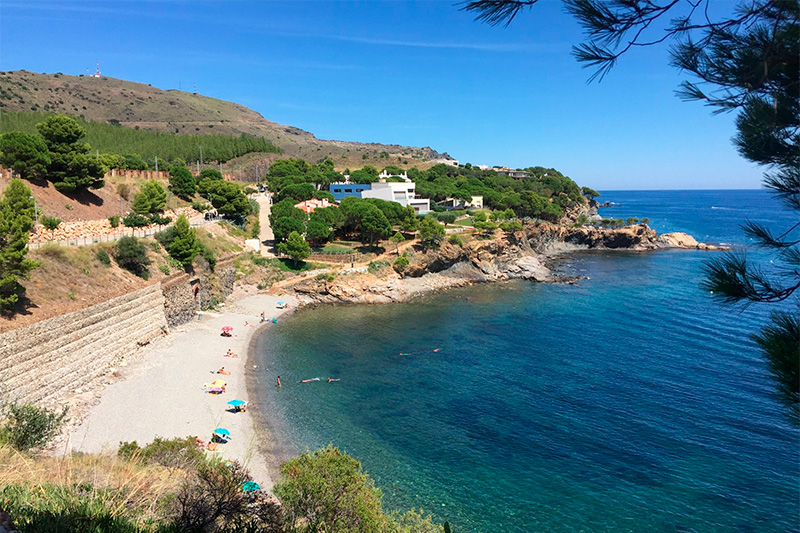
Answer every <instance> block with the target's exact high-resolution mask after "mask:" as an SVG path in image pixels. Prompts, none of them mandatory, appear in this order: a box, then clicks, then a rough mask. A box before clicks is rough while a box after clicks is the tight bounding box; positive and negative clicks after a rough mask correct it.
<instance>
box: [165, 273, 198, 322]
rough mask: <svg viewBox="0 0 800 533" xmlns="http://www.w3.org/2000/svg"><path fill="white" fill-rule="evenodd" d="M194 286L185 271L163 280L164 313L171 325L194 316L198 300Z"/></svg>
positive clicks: (186, 320)
mask: <svg viewBox="0 0 800 533" xmlns="http://www.w3.org/2000/svg"><path fill="white" fill-rule="evenodd" d="M192 288H193V287H192V285H191V283H190V278H189V275H188V274H186V273H185V272H181V273H180V274H176V275H173V276H170V277H169V278H166V279H164V280H162V281H161V292H162V293H163V294H164V315H165V317H166V319H167V324H169V327H171V328H174V327H175V326H179V325H181V324H185V323H187V322H189V321H190V320H192V319H193V318H194V316H195V311H196V310H197V302H196V301H195V296H194V294H193V291H192Z"/></svg>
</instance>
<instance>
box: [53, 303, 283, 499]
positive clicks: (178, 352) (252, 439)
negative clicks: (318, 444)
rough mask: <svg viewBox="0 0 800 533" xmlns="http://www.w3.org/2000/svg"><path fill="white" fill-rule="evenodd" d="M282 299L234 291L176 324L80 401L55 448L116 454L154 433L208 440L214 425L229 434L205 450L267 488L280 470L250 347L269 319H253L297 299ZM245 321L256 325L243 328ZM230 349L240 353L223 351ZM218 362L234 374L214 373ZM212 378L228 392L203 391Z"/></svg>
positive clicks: (277, 313) (279, 313) (273, 313)
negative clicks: (226, 332)
mask: <svg viewBox="0 0 800 533" xmlns="http://www.w3.org/2000/svg"><path fill="white" fill-rule="evenodd" d="M284 299H287V298H286V297H284V296H274V295H269V294H256V295H243V296H242V297H240V298H235V297H234V298H232V299H230V300H229V303H228V305H226V306H225V307H223V308H222V309H220V310H219V311H211V312H207V311H204V312H203V313H202V314H201V315H200V316H199V319H195V320H193V321H192V322H188V323H186V324H183V325H181V326H178V327H176V328H175V329H173V330H172V331H171V332H170V334H169V335H168V336H166V337H164V338H162V339H160V341H159V342H157V343H155V344H154V345H153V346H150V347H148V348H146V349H145V351H143V352H142V353H140V354H139V355H138V357H137V358H136V359H135V361H133V362H132V363H131V364H130V365H128V366H127V367H124V368H121V369H119V373H120V374H121V375H120V377H119V378H118V380H117V381H115V382H114V383H112V384H111V385H110V386H108V387H106V388H104V390H103V391H102V393H101V394H100V395H99V397H98V398H96V399H95V400H94V402H93V403H89V404H88V405H83V406H81V405H79V406H78V408H77V409H76V411H77V412H78V418H79V422H77V423H76V424H75V425H73V426H72V427H71V428H69V429H68V431H67V432H66V433H67V434H66V442H62V443H61V444H60V445H59V446H58V447H57V448H56V450H57V453H70V452H72V451H80V452H87V453H103V452H108V453H116V450H117V448H118V446H119V443H120V442H122V441H136V442H138V443H139V444H140V445H144V444H145V443H149V442H152V441H153V439H155V438H156V437H161V438H174V437H187V436H197V437H199V438H201V439H203V440H204V441H208V440H209V439H210V437H211V433H212V431H213V430H214V429H215V428H217V427H225V428H226V429H229V430H230V432H231V435H232V439H231V441H230V442H229V443H227V444H221V445H219V446H218V448H217V451H214V452H211V451H209V452H207V453H214V454H217V455H219V456H221V457H222V458H225V459H231V460H238V461H239V462H240V463H242V464H243V465H245V466H246V467H247V468H248V469H249V470H250V473H251V475H252V476H253V479H254V480H255V481H257V482H258V483H259V484H261V486H262V487H263V488H265V489H266V490H268V491H271V490H272V486H273V483H274V480H273V478H272V476H271V473H272V472H276V471H277V465H275V464H271V463H274V460H273V459H272V457H271V456H270V454H269V453H267V450H268V449H269V446H268V443H269V442H271V438H270V436H269V428H266V427H265V422H264V418H263V417H262V416H261V412H260V411H259V410H258V407H257V406H256V405H255V404H257V403H258V397H257V395H254V394H253V392H254V390H255V389H254V386H255V384H252V385H251V382H253V380H256V381H257V380H258V376H257V369H256V368H253V365H254V363H253V356H252V351H253V350H252V347H253V346H254V344H255V343H256V339H257V338H259V337H260V336H263V335H264V334H265V332H266V330H267V328H268V327H269V326H270V325H272V324H271V323H267V324H259V323H258V320H259V314H260V313H261V312H262V311H263V312H264V313H265V314H266V316H267V317H268V319H269V318H272V317H276V318H278V317H281V316H285V315H286V313H287V312H288V311H291V310H293V308H294V305H293V306H292V308H290V309H288V310H287V309H277V308H276V303H277V302H278V301H279V300H284ZM294 303H295V302H292V304H294ZM245 321H246V322H248V323H250V324H251V325H252V326H253V327H248V326H244V325H243V324H244V323H245ZM224 325H231V326H233V328H234V330H233V336H232V337H222V336H221V335H220V334H219V333H220V330H221V328H222V326H224ZM227 349H231V350H232V351H233V353H236V354H237V355H238V357H237V358H227V357H223V354H224V353H225V351H226V350H227ZM220 367H225V369H226V370H228V371H230V372H231V374H230V375H224V376H223V375H219V374H217V373H216V369H218V368H220ZM215 379H224V380H225V381H226V382H227V386H226V389H227V390H226V392H225V393H223V394H220V395H211V394H207V393H206V392H204V390H203V384H204V383H209V382H211V381H213V380H215ZM233 399H240V400H244V401H246V402H248V409H247V411H246V412H231V411H229V410H228V409H230V407H229V406H228V405H227V402H228V401H230V400H233ZM81 415H84V416H81ZM265 441H266V444H267V446H266V447H265Z"/></svg>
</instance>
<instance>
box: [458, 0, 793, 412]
mask: <svg viewBox="0 0 800 533" xmlns="http://www.w3.org/2000/svg"><path fill="white" fill-rule="evenodd" d="M537 1H538V0H474V1H469V2H467V3H466V4H465V5H464V7H463V9H465V10H468V11H472V12H474V13H476V14H477V18H478V19H479V20H483V21H485V22H488V23H489V24H500V23H505V24H509V23H510V22H511V21H512V20H513V19H514V18H515V17H516V16H517V15H518V14H519V13H520V12H521V11H523V10H525V9H527V8H529V7H531V6H533V5H534V4H536V3H537ZM564 5H565V7H566V9H567V11H568V12H570V13H571V14H573V15H574V16H575V17H576V18H577V19H578V21H579V22H580V23H581V25H582V26H583V27H584V29H585V30H586V33H587V35H588V41H587V42H585V43H582V44H580V45H578V46H576V47H574V48H573V53H574V54H575V56H576V57H577V59H578V61H580V62H582V63H583V64H584V65H586V66H589V67H594V68H596V71H595V73H594V75H593V76H592V77H593V78H594V77H602V76H604V75H605V74H607V73H608V71H609V70H610V69H611V68H612V67H613V66H614V64H615V63H616V61H617V59H618V58H619V57H620V56H622V55H623V54H625V53H626V52H628V51H629V50H631V49H634V48H636V47H641V46H649V45H655V44H660V43H662V42H665V41H672V42H673V43H674V44H673V46H672V48H671V50H670V52H671V63H672V65H673V66H675V67H677V68H679V69H681V70H682V71H684V72H688V73H689V74H690V75H692V76H693V77H694V78H695V80H694V81H684V82H683V83H682V85H681V89H680V90H679V92H678V94H679V96H681V97H682V98H684V99H686V100H699V101H701V102H704V103H705V104H706V105H708V106H710V107H712V108H713V109H714V112H715V113H719V112H724V111H736V112H737V113H738V114H737V116H736V136H735V137H734V139H733V141H734V144H735V145H736V147H737V149H738V151H739V153H740V154H741V155H742V157H744V158H745V159H747V160H748V161H752V162H754V163H757V164H760V165H764V166H766V167H767V173H766V174H765V176H764V185H765V186H766V187H767V188H768V189H769V190H771V191H772V192H773V193H774V195H775V196H776V197H777V198H779V199H780V200H781V201H782V202H783V203H784V204H785V205H786V206H787V207H789V208H790V209H792V210H793V211H794V212H795V213H797V215H798V217H797V218H798V219H800V134H798V132H799V131H800V61H798V57H800V3H799V2H798V1H797V0H747V1H745V0H741V1H738V2H737V3H736V5H735V7H734V9H732V10H730V15H727V16H722V17H718V18H712V17H710V16H709V12H710V10H709V7H710V6H711V2H710V0H697V1H685V2H681V1H678V0H661V1H658V0H631V1H624V2H623V1H616V2H606V1H603V0H564ZM798 228H800V222H798V223H796V224H794V225H793V226H792V227H790V228H785V231H783V232H782V233H780V234H778V235H775V234H773V232H772V231H771V230H770V229H769V228H767V227H766V226H764V225H761V224H756V223H753V222H747V223H746V224H745V225H744V226H743V230H744V232H745V233H746V234H747V235H748V236H750V237H752V238H753V239H754V241H756V242H757V243H758V244H759V245H760V246H762V247H764V248H766V249H769V250H772V251H773V252H774V254H775V257H776V260H775V261H774V262H775V263H777V268H774V269H772V271H773V272H776V274H767V273H765V272H764V271H763V270H762V269H761V268H760V267H759V265H754V264H752V263H751V262H749V261H748V260H747V258H746V256H745V255H744V254H743V253H731V254H727V255H725V256H723V257H721V258H719V259H717V260H714V261H710V262H708V263H707V264H706V267H705V270H706V283H705V286H706V288H707V289H709V290H711V291H713V293H714V295H715V296H716V297H718V298H720V299H721V300H722V301H723V302H726V303H736V302H739V303H744V304H747V303H752V302H780V301H785V300H788V299H790V298H792V299H794V302H793V303H794V305H793V307H794V309H793V310H792V311H791V312H786V311H778V312H775V313H773V316H772V324H771V325H769V326H766V327H765V328H764V329H763V330H762V331H761V333H760V334H757V335H754V339H755V340H756V342H757V343H758V344H759V345H760V346H761V348H762V349H763V351H764V353H765V355H766V357H767V359H768V361H769V364H770V367H771V368H772V370H773V371H774V372H775V373H776V374H777V375H778V382H779V384H780V385H779V388H780V389H781V391H782V392H783V393H784V396H783V397H784V399H785V401H786V402H787V403H788V404H789V405H790V407H791V408H792V410H793V411H794V413H795V414H797V415H800V380H798V378H797V376H798V375H800V342H798V329H800V328H798V323H800V299H798V298H797V290H798V289H800V248H798V245H800V239H798V238H797V233H798ZM795 419H796V420H800V416H798V417H796V418H795Z"/></svg>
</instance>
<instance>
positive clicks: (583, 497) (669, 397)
mask: <svg viewBox="0 0 800 533" xmlns="http://www.w3.org/2000/svg"><path fill="white" fill-rule="evenodd" d="M602 199H604V200H605V199H608V200H610V201H613V202H614V206H613V207H611V208H608V209H603V210H601V214H602V215H603V216H607V217H610V218H625V217H628V216H636V217H643V216H647V217H649V218H650V219H651V225H652V226H653V227H655V228H656V229H658V230H659V231H686V232H688V233H691V234H693V235H695V236H696V237H698V239H699V240H707V241H709V242H727V243H731V244H735V245H739V246H743V247H744V249H746V250H747V253H748V254H750V257H753V258H754V259H758V260H760V261H763V262H764V263H765V264H766V265H769V257H768V256H767V255H766V254H764V253H763V252H760V251H759V250H757V249H754V248H752V247H751V246H750V243H749V242H748V240H747V239H746V238H745V237H744V236H743V234H742V233H741V231H740V230H739V228H738V224H739V223H741V222H742V221H743V219H745V218H751V219H755V220H759V221H762V222H764V223H767V224H769V225H771V226H773V227H775V228H776V229H779V228H780V227H782V226H783V227H785V228H788V226H790V225H791V223H793V221H792V213H791V212H788V211H787V210H783V209H782V208H781V207H780V205H779V204H777V203H776V202H775V201H774V200H772V199H771V198H770V197H769V196H768V195H767V194H766V193H765V192H764V191H635V192H621V191H616V192H615V191H610V192H604V194H603V198H602ZM709 257H712V256H711V255H710V254H709V253H708V252H705V253H704V252H697V251H684V250H680V251H661V252H650V253H626V252H615V253H611V252H593V253H581V254H574V255H571V256H569V257H568V258H565V259H564V260H563V261H562V263H561V265H560V267H561V268H562V269H564V270H565V271H567V272H569V273H572V274H575V275H580V276H583V277H584V279H582V280H581V282H580V283H579V284H578V285H544V284H533V283H527V282H510V283H502V284H491V285H481V286H473V287H468V288H464V289H458V290H452V291H447V292H445V293H441V294H436V295H432V296H429V297H426V298H424V299H421V300H420V301H418V302H415V303H412V304H401V305H387V306H337V307H333V306H331V307H324V308H318V309H307V310H301V311H299V312H298V313H297V314H296V315H295V316H294V317H292V318H291V319H290V320H287V321H285V322H283V323H281V324H279V325H278V327H276V328H273V329H270V330H268V332H267V333H266V334H265V335H264V336H263V337H261V338H260V339H259V343H258V353H259V357H260V362H259V363H258V364H259V365H260V367H261V369H262V374H263V379H262V380H261V381H262V382H264V383H274V380H275V378H274V377H275V376H276V375H280V376H281V380H282V382H283V384H284V385H283V387H282V388H281V389H280V390H279V391H278V390H276V389H275V388H274V387H265V388H264V390H263V395H262V398H261V399H260V401H261V403H262V404H263V405H264V406H265V407H266V408H265V409H263V411H265V412H267V413H268V415H267V418H268V420H267V422H268V424H269V425H270V427H273V428H276V435H277V436H278V438H280V439H284V440H285V441H286V443H288V445H289V446H290V447H291V448H293V449H294V450H295V451H302V450H304V449H306V448H307V447H308V448H311V449H314V448H318V447H321V446H324V445H326V444H328V443H333V444H335V445H337V446H339V447H341V448H343V449H344V450H345V451H347V452H348V453H350V454H352V455H354V456H355V457H357V458H358V459H359V460H361V461H362V463H363V465H364V468H365V469H366V471H367V472H368V473H369V474H370V475H371V476H372V477H374V478H375V480H376V483H377V485H378V486H379V487H380V488H381V489H382V490H383V492H384V500H385V504H386V506H387V507H389V508H392V509H408V508H411V507H423V508H425V510H426V511H428V512H432V513H433V514H434V517H435V518H436V519H437V520H440V521H441V520H449V521H450V522H451V524H452V525H453V526H454V528H455V530H456V531H620V530H622V531H626V530H627V531H645V530H647V531H678V530H680V531H795V530H797V527H798V526H797V525H798V518H799V517H798V506H797V502H798V500H799V499H800V490H799V489H798V480H800V466H798V465H800V454H798V450H799V449H800V438H799V436H798V429H797V427H796V425H794V424H793V423H792V421H791V419H790V418H789V416H788V415H787V408H786V406H785V405H784V404H783V403H782V398H781V396H780V394H779V393H778V392H777V388H776V385H775V381H774V378H773V377H772V376H771V374H770V373H769V370H768V368H767V365H766V363H765V361H764V359H763V357H762V356H761V353H760V352H759V350H758V348H757V347H756V346H755V344H754V343H753V342H752V341H751V340H750V338H749V335H750V333H752V332H754V331H756V330H757V329H758V328H759V327H760V326H761V325H763V324H764V323H765V322H766V320H767V318H768V314H769V312H770V311H771V310H772V309H774V308H775V306H766V305H762V306H756V305H754V306H750V307H749V308H747V309H744V310H739V309H738V308H727V307H722V306H720V305H719V304H718V302H717V301H715V300H714V299H713V298H712V297H711V295H709V294H707V293H706V292H705V291H703V290H702V288H701V286H700V283H701V281H702V271H701V267H702V264H703V261H705V260H707V259H709ZM787 305H795V304H793V303H788V304H787ZM328 377H333V378H338V379H341V381H338V382H332V383H329V382H328V381H327V378H328ZM311 378H320V379H319V381H314V382H310V383H299V381H300V380H303V379H311Z"/></svg>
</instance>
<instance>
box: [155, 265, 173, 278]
mask: <svg viewBox="0 0 800 533" xmlns="http://www.w3.org/2000/svg"><path fill="white" fill-rule="evenodd" d="M158 269H159V270H160V271H161V272H163V273H164V274H165V275H167V276H169V273H170V272H172V271H171V270H170V268H169V265H167V264H160V265H158Z"/></svg>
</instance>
